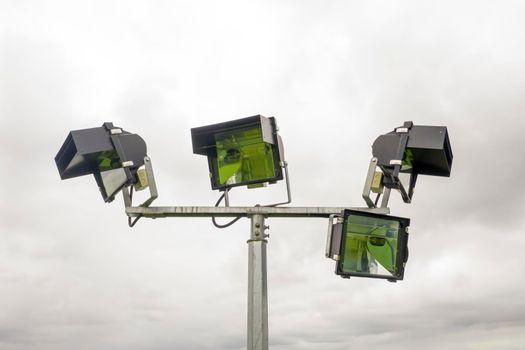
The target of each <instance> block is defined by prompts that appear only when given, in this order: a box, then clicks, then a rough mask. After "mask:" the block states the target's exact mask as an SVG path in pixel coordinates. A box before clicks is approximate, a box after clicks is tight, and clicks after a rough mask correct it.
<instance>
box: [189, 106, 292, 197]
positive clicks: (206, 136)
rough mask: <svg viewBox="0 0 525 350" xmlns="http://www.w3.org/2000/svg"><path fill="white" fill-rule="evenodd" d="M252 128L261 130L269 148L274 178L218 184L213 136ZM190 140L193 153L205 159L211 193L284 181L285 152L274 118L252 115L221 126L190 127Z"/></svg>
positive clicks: (218, 124)
mask: <svg viewBox="0 0 525 350" xmlns="http://www.w3.org/2000/svg"><path fill="white" fill-rule="evenodd" d="M254 127H260V128H261V133H262V139H263V142H266V143H268V144H270V145H271V148H272V155H273V166H274V170H275V176H273V177H270V178H264V179H258V180H252V181H243V182H239V183H236V184H220V183H219V174H218V164H217V159H218V157H217V148H216V142H215V135H216V134H218V133H225V132H228V131H231V132H232V133H234V132H238V131H242V130H246V129H251V128H254ZM191 137H192V145H193V153H195V154H201V155H205V156H207V159H208V170H209V174H210V183H211V187H212V190H219V191H227V190H229V189H231V188H233V187H239V186H251V185H257V184H265V183H270V184H273V183H276V182H277V181H280V180H283V178H284V175H285V174H284V170H285V169H284V167H285V160H284V149H283V144H282V139H281V137H280V135H279V134H278V127H277V124H276V121H275V118H274V117H269V118H266V117H264V116H262V115H255V116H251V117H247V118H241V119H236V120H231V121H227V122H223V123H217V124H212V125H206V126H201V127H197V128H192V129H191Z"/></svg>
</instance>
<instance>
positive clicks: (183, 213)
mask: <svg viewBox="0 0 525 350" xmlns="http://www.w3.org/2000/svg"><path fill="white" fill-rule="evenodd" d="M345 209H352V210H359V211H365V212H371V213H377V214H389V213H390V210H389V208H348V207H190V206H180V207H147V208H146V207H127V208H126V214H127V215H128V216H131V217H137V216H142V217H146V218H164V217H212V216H213V217H237V216H244V217H251V216H253V215H263V216H265V217H290V218H294V217H295V218H308V217H311V218H328V217H330V215H334V214H341V212H342V211H343V210H345Z"/></svg>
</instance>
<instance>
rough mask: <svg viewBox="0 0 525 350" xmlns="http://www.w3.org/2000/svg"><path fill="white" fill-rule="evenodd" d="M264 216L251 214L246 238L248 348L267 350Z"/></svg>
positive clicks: (249, 349)
mask: <svg viewBox="0 0 525 350" xmlns="http://www.w3.org/2000/svg"><path fill="white" fill-rule="evenodd" d="M266 228H267V227H265V226H264V216H263V215H261V214H255V215H252V216H251V235H250V240H248V346H247V349H248V350H268V282H267V281H268V280H267V275H266V243H267V240H266V237H268V236H267V235H265V233H264V230H265V229H266Z"/></svg>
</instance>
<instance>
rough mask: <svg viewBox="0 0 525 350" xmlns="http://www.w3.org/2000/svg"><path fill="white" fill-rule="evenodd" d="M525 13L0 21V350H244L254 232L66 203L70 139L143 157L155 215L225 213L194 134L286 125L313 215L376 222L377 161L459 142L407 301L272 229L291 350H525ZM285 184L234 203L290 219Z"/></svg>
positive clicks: (267, 8)
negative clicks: (345, 214) (353, 212)
mask: <svg viewBox="0 0 525 350" xmlns="http://www.w3.org/2000/svg"><path fill="white" fill-rule="evenodd" d="M524 13H525V4H524V3H523V2H522V1H423V0H417V1H351V0H345V1H327V0H325V1H314V0H301V1H300V0H297V1H274V0H267V1H227V0H223V1H107V0H105V1H85V2H80V1H45V2H44V1H26V0H0V146H1V148H0V149H1V150H2V157H1V159H2V166H1V167H0V169H1V171H0V183H1V184H2V191H1V193H2V194H1V195H0V198H1V201H0V215H1V220H0V348H1V349H5V350H26V349H27V350H36V349H38V350H51V349H52V350H66V349H67V350H69V349H86V350H121V349H122V350H124V349H126V350H142V349H144V350H145V349H152V350H157V349H158V350H164V349H187V350H192V349H199V350H201V349H210V350H211V349H213V350H236V349H243V348H245V346H246V345H245V343H246V298H247V295H246V292H247V244H246V240H247V239H248V237H249V222H248V220H246V219H243V220H241V221H239V222H238V223H237V224H235V225H234V226H232V227H230V228H228V229H224V230H218V229H216V228H214V227H213V226H212V224H211V221H210V220H209V219H204V218H203V219H188V218H185V219H174V218H171V219H158V220H148V219H142V220H141V221H139V223H138V224H137V226H136V227H135V228H133V229H130V228H128V227H127V223H126V216H125V214H124V207H123V203H122V199H121V198H120V197H118V198H117V199H116V200H115V201H114V202H113V203H111V204H106V203H104V202H103V201H102V199H101V196H100V194H99V192H98V189H97V188H96V184H95V181H94V179H93V178H92V177H91V176H85V177H80V178H75V179H71V180H67V181H61V180H60V177H59V175H58V172H57V169H56V166H55V163H54V157H55V155H56V153H57V151H58V150H59V148H60V146H61V145H62V143H63V141H64V140H65V138H66V136H67V134H68V132H69V131H70V130H76V129H82V128H88V127H95V126H100V125H102V123H103V122H106V121H111V122H113V123H114V124H115V125H118V126H120V127H123V128H124V129H126V130H127V131H130V132H134V133H138V134H140V135H141V136H142V137H143V138H144V139H145V140H146V142H147V144H148V154H149V156H150V157H151V158H152V161H153V165H154V169H155V173H156V179H157V184H158V187H159V191H160V198H159V199H158V200H157V202H155V204H158V205H213V204H214V203H215V201H216V199H217V198H218V195H219V194H218V193H217V192H216V191H212V190H211V188H210V184H209V179H208V177H207V176H208V175H207V163H206V159H205V158H204V157H202V156H197V155H194V154H192V149H191V138H190V128H191V127H197V126H203V125H207V124H212V123H217V122H222V121H227V120H231V119H236V118H242V117H248V116H252V115H255V114H262V115H265V116H268V117H269V116H275V117H276V119H277V122H278V124H279V127H280V133H281V136H282V137H283V140H284V144H285V149H286V157H287V161H288V163H289V166H290V174H291V181H292V191H293V197H294V202H293V205H296V206H307V205H308V206H348V207H355V206H364V204H365V203H364V202H363V201H362V199H361V191H362V186H363V183H364V180H365V174H366V171H367V168H368V162H369V160H370V157H371V147H370V146H371V144H372V142H373V141H374V139H375V138H376V137H377V136H378V135H380V134H383V133H386V132H389V131H391V130H392V129H393V128H395V127H397V126H400V125H402V124H403V122H404V121H405V120H412V121H414V123H415V124H421V125H443V126H447V127H448V130H449V134H450V140H451V144H452V149H453V152H454V164H453V167H452V176H451V177H450V178H441V177H424V176H422V177H420V178H419V181H418V184H417V187H416V192H415V195H414V200H413V203H412V204H411V205H407V204H404V203H402V201H401V200H400V198H399V196H398V195H394V196H393V198H392V200H391V213H392V214H394V215H398V216H405V217H409V218H411V220H412V221H411V229H410V232H411V236H410V242H409V246H410V259H409V261H408V265H407V269H406V273H405V280H404V281H401V282H398V283H396V284H393V283H388V282H386V281H382V280H373V279H358V278H352V279H350V280H345V279H341V278H339V277H338V276H336V275H334V273H333V270H334V262H333V261H331V260H327V259H326V258H325V257H324V244H325V230H326V226H327V222H326V220H325V219H269V220H268V224H269V225H270V230H269V231H268V233H270V235H271V237H270V238H269V243H268V279H269V324H270V327H269V333H270V346H271V348H272V349H275V350H284V349H287V350H303V349H304V350H310V349H328V350H340V349H341V350H342V349H345V350H346V349H369V350H375V349H387V348H388V349H391V350H398V349H430V350H434V349H436V350H437V349H452V350H455V349H472V350H474V349H475V350H478V349H479V350H485V349H504V350H507V349H524V348H525V298H524V295H525V282H524V279H523V277H522V274H523V271H524V270H525V263H524V261H523V256H522V254H523V252H524V251H525V236H524V234H525V217H524V215H523V213H524V209H525V205H524V204H523V198H524V195H525V191H524V187H523V174H524V173H525V161H524V149H525V136H524V133H525V116H524V111H525V98H524V96H525V70H524V69H523V67H524V62H525V47H524V45H523V43H524V42H525V22H524V21H523V16H524ZM284 196H285V189H284V186H283V184H282V183H280V184H277V185H273V186H270V187H268V188H266V189H257V190H246V189H236V190H234V191H232V194H231V201H232V204H235V205H254V204H256V203H262V204H264V203H270V202H274V201H276V200H281V199H282V198H284Z"/></svg>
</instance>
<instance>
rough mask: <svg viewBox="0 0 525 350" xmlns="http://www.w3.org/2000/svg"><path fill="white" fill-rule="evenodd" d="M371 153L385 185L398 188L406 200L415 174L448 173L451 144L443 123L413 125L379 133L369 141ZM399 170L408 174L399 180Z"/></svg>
mask: <svg viewBox="0 0 525 350" xmlns="http://www.w3.org/2000/svg"><path fill="white" fill-rule="evenodd" d="M372 154H373V156H374V157H375V158H377V165H378V166H379V167H380V168H381V170H382V172H383V174H384V175H385V176H384V180H383V184H384V185H385V186H386V187H387V188H394V189H398V190H399V191H400V192H401V195H402V197H403V200H404V201H405V202H407V203H410V201H411V199H412V195H413V192H414V187H415V184H416V180H417V176H418V175H432V176H445V177H449V176H450V172H451V168H452V159H453V155H452V148H451V147H450V140H449V137H448V131H447V128H446V127H444V126H423V125H413V123H412V122H405V123H404V125H403V127H399V128H396V129H395V130H394V131H392V132H389V133H387V134H385V135H381V136H379V137H378V138H377V139H376V140H375V142H374V144H373V145H372ZM400 174H408V175H409V180H408V183H405V184H403V182H402V180H401V176H400Z"/></svg>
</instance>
